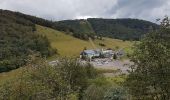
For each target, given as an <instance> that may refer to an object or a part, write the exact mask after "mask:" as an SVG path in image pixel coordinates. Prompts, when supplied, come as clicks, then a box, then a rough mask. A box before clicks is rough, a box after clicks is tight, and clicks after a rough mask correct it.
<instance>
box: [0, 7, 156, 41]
mask: <svg viewBox="0 0 170 100" xmlns="http://www.w3.org/2000/svg"><path fill="white" fill-rule="evenodd" d="M1 11H3V12H4V13H10V14H13V15H15V16H18V17H20V18H24V19H27V20H29V21H31V22H32V23H34V24H39V25H42V26H46V27H50V28H53V29H56V30H59V31H64V32H65V33H67V34H70V35H73V36H74V37H77V38H80V39H84V40H87V39H88V38H89V37H91V38H92V39H95V37H97V36H104V37H110V38H116V39H122V40H139V39H140V38H141V37H142V36H143V35H144V34H145V33H147V32H148V31H149V30H150V29H153V30H155V29H157V28H158V27H159V26H158V25H157V24H155V23H152V22H149V21H144V20H139V19H101V18H89V19H87V20H83V19H80V20H64V21H57V22H54V21H49V20H45V19H43V18H39V17H35V16H30V15H26V14H22V13H20V12H12V11H8V10H1Z"/></svg>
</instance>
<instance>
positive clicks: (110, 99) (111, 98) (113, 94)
mask: <svg viewBox="0 0 170 100" xmlns="http://www.w3.org/2000/svg"><path fill="white" fill-rule="evenodd" d="M103 100H127V92H126V90H125V88H123V87H120V86H117V87H111V88H110V89H108V90H107V92H106V93H105V96H104V99H103Z"/></svg>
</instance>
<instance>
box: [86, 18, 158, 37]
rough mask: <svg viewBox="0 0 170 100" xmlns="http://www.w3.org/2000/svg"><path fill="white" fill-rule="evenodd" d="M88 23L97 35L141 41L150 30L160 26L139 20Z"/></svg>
mask: <svg viewBox="0 0 170 100" xmlns="http://www.w3.org/2000/svg"><path fill="white" fill-rule="evenodd" d="M87 21H88V22H89V23H90V24H91V26H92V27H93V30H94V32H95V33H96V34H97V35H102V36H105V37H111V38H116V39H121V40H139V39H140V38H141V36H143V35H144V34H145V33H146V32H148V31H149V28H150V27H151V26H152V28H153V29H157V28H158V25H156V24H154V23H151V22H148V21H144V20H138V19H101V18H90V19H87Z"/></svg>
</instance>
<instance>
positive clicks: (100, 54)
mask: <svg viewBox="0 0 170 100" xmlns="http://www.w3.org/2000/svg"><path fill="white" fill-rule="evenodd" d="M113 55H114V52H113V50H103V49H102V50H99V49H97V50H84V51H82V52H81V54H80V58H81V59H89V60H90V61H91V59H92V58H112V57H113Z"/></svg>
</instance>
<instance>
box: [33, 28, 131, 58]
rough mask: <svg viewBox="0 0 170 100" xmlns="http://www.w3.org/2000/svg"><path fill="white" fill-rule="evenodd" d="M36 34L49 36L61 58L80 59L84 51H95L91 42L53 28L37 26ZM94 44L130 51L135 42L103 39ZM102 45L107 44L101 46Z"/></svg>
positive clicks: (98, 46)
mask: <svg viewBox="0 0 170 100" xmlns="http://www.w3.org/2000/svg"><path fill="white" fill-rule="evenodd" d="M36 28H37V31H36V33H39V34H42V35H45V36H47V38H48V39H49V41H50V44H51V46H52V47H53V48H56V49H57V50H58V53H59V55H60V56H61V57H78V56H79V54H80V52H81V51H82V50H83V49H84V48H87V49H95V48H94V46H93V45H92V44H91V42H90V41H85V40H81V39H78V38H75V37H73V36H70V35H67V34H65V33H63V32H61V31H57V30H54V29H51V28H47V27H43V26H40V25H36ZM94 44H95V46H96V47H97V48H99V49H101V48H112V49H115V48H117V47H119V48H125V50H126V49H129V48H130V47H131V46H132V44H133V42H130V41H122V40H118V39H111V38H103V40H95V41H94ZM100 44H105V46H101V45H100Z"/></svg>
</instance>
